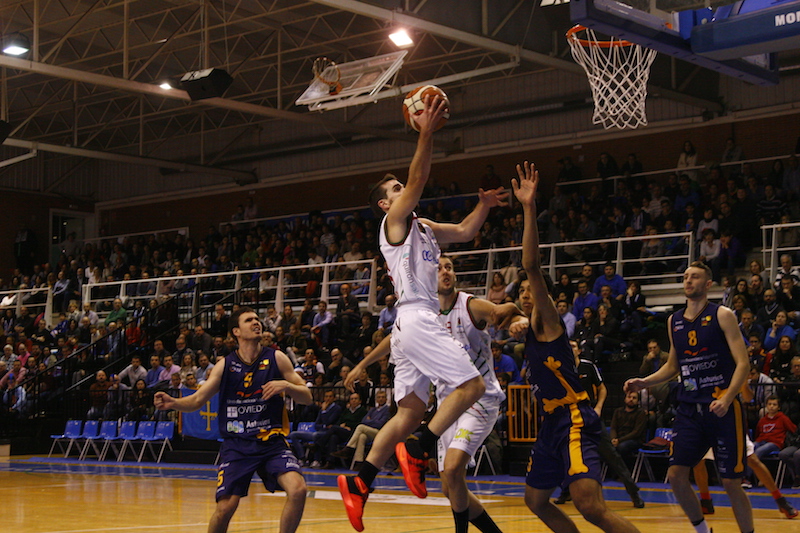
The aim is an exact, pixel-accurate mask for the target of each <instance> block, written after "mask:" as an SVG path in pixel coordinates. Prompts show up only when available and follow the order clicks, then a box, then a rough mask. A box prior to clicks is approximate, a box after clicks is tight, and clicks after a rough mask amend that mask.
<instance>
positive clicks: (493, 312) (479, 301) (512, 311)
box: [468, 298, 529, 336]
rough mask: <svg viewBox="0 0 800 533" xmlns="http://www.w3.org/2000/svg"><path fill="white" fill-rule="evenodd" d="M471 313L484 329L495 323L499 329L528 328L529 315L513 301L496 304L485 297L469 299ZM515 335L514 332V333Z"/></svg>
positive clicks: (515, 329)
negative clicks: (523, 312)
mask: <svg viewBox="0 0 800 533" xmlns="http://www.w3.org/2000/svg"><path fill="white" fill-rule="evenodd" d="M468 305H469V314H470V315H472V316H473V317H474V318H475V320H477V322H478V326H479V327H481V329H483V328H484V327H486V326H488V325H493V326H494V327H496V328H499V329H508V330H509V333H511V331H512V329H513V330H514V331H517V330H521V331H522V330H527V329H528V323H529V322H528V317H526V316H525V315H523V314H522V311H520V309H519V307H517V306H516V305H514V304H512V303H504V304H500V305H497V304H494V303H492V302H490V301H489V300H484V299H483V298H470V299H469V303H468ZM512 336H513V334H512Z"/></svg>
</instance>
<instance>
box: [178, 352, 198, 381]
mask: <svg viewBox="0 0 800 533" xmlns="http://www.w3.org/2000/svg"><path fill="white" fill-rule="evenodd" d="M179 373H180V375H181V382H182V383H184V384H185V383H186V376H188V375H189V374H191V375H193V376H194V375H196V374H197V366H196V365H195V364H194V353H192V352H186V353H185V354H183V358H182V359H181V369H180V372H179Z"/></svg>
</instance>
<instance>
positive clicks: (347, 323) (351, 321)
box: [336, 283, 360, 339]
mask: <svg viewBox="0 0 800 533" xmlns="http://www.w3.org/2000/svg"><path fill="white" fill-rule="evenodd" d="M359 316H360V311H359V309H358V299H357V298H356V297H355V295H353V294H351V290H350V284H349V283H342V286H341V287H340V288H339V299H338V300H337V302H336V324H337V326H338V333H339V338H340V339H345V338H347V337H349V336H350V334H351V333H352V332H353V330H354V329H356V327H357V326H356V324H358V319H359Z"/></svg>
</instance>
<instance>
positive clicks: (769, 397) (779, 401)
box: [764, 394, 781, 407]
mask: <svg viewBox="0 0 800 533" xmlns="http://www.w3.org/2000/svg"><path fill="white" fill-rule="evenodd" d="M771 400H775V401H776V402H778V406H779V407H780V405H781V399H780V398H778V397H777V396H775V395H774V394H770V395H769V396H767V399H766V400H764V403H765V404H766V403H767V402H769V401H771Z"/></svg>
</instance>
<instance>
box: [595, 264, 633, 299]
mask: <svg viewBox="0 0 800 533" xmlns="http://www.w3.org/2000/svg"><path fill="white" fill-rule="evenodd" d="M603 285H608V286H609V287H611V296H612V298H615V299H616V300H622V299H623V298H624V297H625V291H626V290H627V288H628V287H627V285H626V284H625V280H624V279H622V276H620V275H619V274H617V267H616V266H615V265H614V263H611V262H609V263H606V264H605V265H604V266H603V276H602V277H599V278H597V279H596V280H595V282H594V287H593V288H592V292H593V293H595V294H596V295H598V296H599V295H600V290H601V289H602V288H603Z"/></svg>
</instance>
